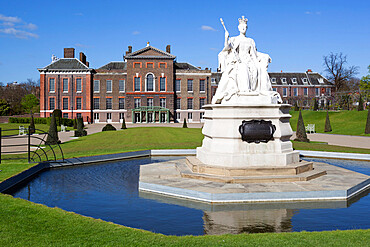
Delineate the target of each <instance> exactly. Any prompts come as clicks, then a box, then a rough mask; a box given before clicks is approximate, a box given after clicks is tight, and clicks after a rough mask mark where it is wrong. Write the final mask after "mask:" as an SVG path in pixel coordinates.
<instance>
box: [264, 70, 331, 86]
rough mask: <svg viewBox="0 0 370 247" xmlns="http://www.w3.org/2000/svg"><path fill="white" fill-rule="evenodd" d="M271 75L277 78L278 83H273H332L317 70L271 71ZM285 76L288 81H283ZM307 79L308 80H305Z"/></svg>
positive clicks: (271, 77)
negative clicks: (304, 71)
mask: <svg viewBox="0 0 370 247" xmlns="http://www.w3.org/2000/svg"><path fill="white" fill-rule="evenodd" d="M269 76H270V79H273V78H275V79H276V83H272V85H332V83H330V82H329V81H328V80H327V79H326V78H325V77H323V76H322V75H320V74H319V73H316V72H307V73H302V72H269ZM283 78H285V80H286V83H283V80H284V79H283ZM305 79H306V82H304V80H305ZM293 80H296V82H293Z"/></svg>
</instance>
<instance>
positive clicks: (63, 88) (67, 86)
mask: <svg viewBox="0 0 370 247" xmlns="http://www.w3.org/2000/svg"><path fill="white" fill-rule="evenodd" d="M64 80H67V91H65V90H64ZM62 87H63V93H68V89H69V79H68V78H62Z"/></svg>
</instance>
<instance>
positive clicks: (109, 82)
mask: <svg viewBox="0 0 370 247" xmlns="http://www.w3.org/2000/svg"><path fill="white" fill-rule="evenodd" d="M108 84H110V90H109V91H108ZM106 90H107V93H111V92H112V91H113V80H106Z"/></svg>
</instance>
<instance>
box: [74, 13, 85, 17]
mask: <svg viewBox="0 0 370 247" xmlns="http://www.w3.org/2000/svg"><path fill="white" fill-rule="evenodd" d="M75 15H77V16H83V15H84V14H82V13H75Z"/></svg>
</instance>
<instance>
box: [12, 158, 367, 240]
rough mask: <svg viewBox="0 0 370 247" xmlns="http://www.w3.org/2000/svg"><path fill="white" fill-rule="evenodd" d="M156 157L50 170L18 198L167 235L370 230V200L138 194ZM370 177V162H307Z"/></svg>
mask: <svg viewBox="0 0 370 247" xmlns="http://www.w3.org/2000/svg"><path fill="white" fill-rule="evenodd" d="M181 158H183V157H151V158H140V159H130V160H125V161H120V162H109V163H102V164H95V165H84V166H74V167H64V168H55V169H50V170H48V171H45V172H43V173H41V174H39V175H38V176H36V177H35V178H34V179H33V180H32V181H30V182H28V183H27V184H26V185H25V186H24V187H22V188H17V189H16V190H13V191H10V192H9V193H10V194H12V195H13V196H15V197H20V198H23V199H27V200H30V201H32V202H36V203H42V204H45V205H47V206H49V207H59V208H62V209H64V210H67V211H73V212H76V213H78V214H81V215H85V216H90V217H93V218H97V219H102V220H105V221H111V222H114V223H117V224H121V225H125V226H129V227H134V228H140V229H145V230H149V231H153V232H157V233H163V234H167V235H189V234H191V235H203V234H223V233H233V234H236V233H242V232H248V233H254V232H290V231H303V230H305V231H323V230H336V229H341V230H345V229H368V228H370V218H369V217H368V215H369V213H370V196H367V195H368V193H369V190H368V191H367V192H364V193H362V194H361V195H359V196H357V197H356V198H353V199H351V200H350V201H330V202H299V203H296V202H291V203H290V202H289V203H246V204H207V203H199V202H194V201H190V200H181V199H176V198H171V197H166V196H160V195H155V194H152V193H145V192H139V191H138V181H139V169H140V165H144V164H149V163H156V162H163V161H166V160H171V159H181ZM306 160H309V161H318V162H326V163H329V164H332V165H336V166H340V167H343V168H346V169H349V170H353V171H356V172H360V173H363V174H366V175H370V162H360V161H343V160H323V159H306Z"/></svg>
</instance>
